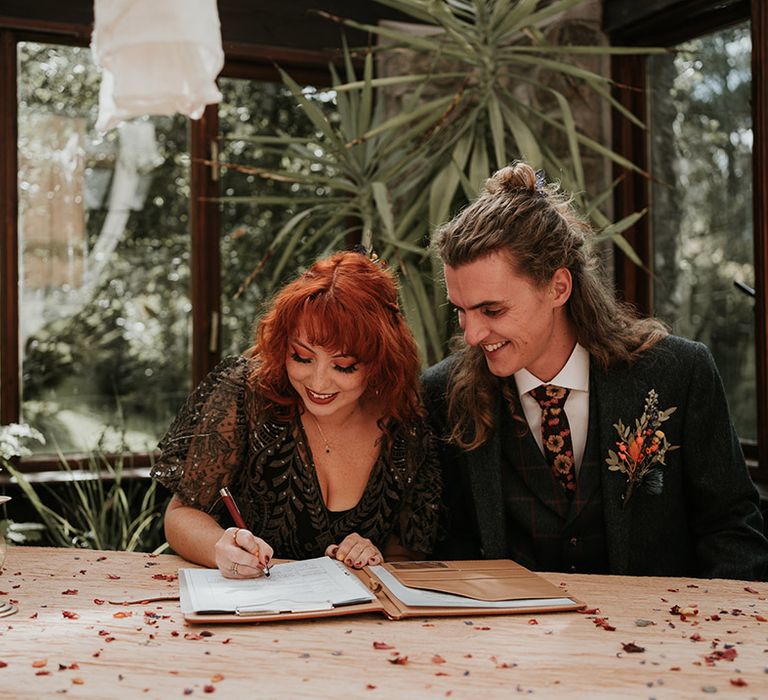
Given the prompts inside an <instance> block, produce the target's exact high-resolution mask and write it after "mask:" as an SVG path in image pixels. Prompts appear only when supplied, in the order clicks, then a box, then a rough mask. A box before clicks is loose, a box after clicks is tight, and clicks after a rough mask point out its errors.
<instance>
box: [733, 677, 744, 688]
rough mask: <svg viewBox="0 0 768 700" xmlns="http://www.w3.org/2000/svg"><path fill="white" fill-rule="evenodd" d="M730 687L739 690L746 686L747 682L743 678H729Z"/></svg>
mask: <svg viewBox="0 0 768 700" xmlns="http://www.w3.org/2000/svg"><path fill="white" fill-rule="evenodd" d="M731 685H735V686H738V687H739V688H741V687H743V686H745V685H747V682H746V681H745V680H744V679H743V678H731Z"/></svg>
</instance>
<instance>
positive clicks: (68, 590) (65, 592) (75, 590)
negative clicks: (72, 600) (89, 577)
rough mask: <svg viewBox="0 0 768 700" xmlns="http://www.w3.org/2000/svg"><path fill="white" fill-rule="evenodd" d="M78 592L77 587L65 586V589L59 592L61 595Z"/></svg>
mask: <svg viewBox="0 0 768 700" xmlns="http://www.w3.org/2000/svg"><path fill="white" fill-rule="evenodd" d="M79 592H80V591H78V590H77V588H67V590H66V591H62V592H61V595H77V594H78V593H79Z"/></svg>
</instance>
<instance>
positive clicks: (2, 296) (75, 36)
mask: <svg viewBox="0 0 768 700" xmlns="http://www.w3.org/2000/svg"><path fill="white" fill-rule="evenodd" d="M91 31H92V27H91V26H85V25H81V24H70V23H66V22H64V23H61V22H49V21H42V20H36V19H32V20H30V19H24V18H15V17H5V16H0V66H2V68H0V140H1V142H0V157H2V168H0V222H2V223H1V224H0V225H2V228H3V234H4V235H3V237H2V242H1V243H0V270H2V277H1V278H0V388H2V391H0V424H2V425H5V424H7V423H13V422H18V421H19V417H20V415H21V360H22V357H21V353H20V347H19V262H18V256H19V245H18V150H17V149H18V124H17V120H18V98H17V95H18V92H17V87H18V81H17V45H18V43H19V42H23V41H35V42H41V43H51V44H61V45H74V46H84V47H87V46H88V45H89V43H90V40H91ZM223 45H224V50H225V65H224V69H223V70H222V72H221V75H222V77H229V78H238V79H246V80H257V81H272V82H280V76H279V73H278V70H277V68H276V64H279V65H280V66H281V67H283V68H285V69H287V70H289V71H290V73H291V75H292V76H293V77H294V78H296V79H298V80H301V81H305V82H307V83H314V84H316V85H320V86H322V85H325V84H327V82H328V80H329V76H328V63H329V61H330V60H333V56H332V55H331V54H330V53H329V52H327V51H320V50H318V51H314V50H296V49H291V48H285V47H275V46H262V45H256V44H244V43H237V42H227V41H224V42H223ZM218 137H219V119H218V105H216V104H213V105H208V106H207V107H206V109H205V112H204V114H203V116H202V118H201V119H199V120H191V119H190V120H189V138H188V146H189V154H190V160H191V165H190V200H189V217H190V226H189V235H190V283H189V284H190V287H189V295H190V302H191V304H192V335H191V341H190V342H191V347H190V352H191V382H192V385H193V386H196V385H197V384H198V383H199V382H200V381H201V380H202V379H203V378H204V377H205V376H206V374H208V372H209V371H210V370H211V369H213V368H214V367H215V365H216V364H217V363H218V361H219V359H220V342H219V336H220V333H219V328H220V325H221V324H220V323H219V322H218V319H219V318H220V316H219V315H220V313H221V266H220V247H219V242H220V237H221V230H220V216H219V205H218V203H217V201H216V198H217V197H218V196H219V184H218V182H217V179H216V178H215V174H214V173H215V170H214V169H213V168H211V167H210V163H211V161H215V160H216V154H217V145H218ZM130 457H131V462H132V467H133V468H134V469H138V470H146V467H148V466H149V465H150V464H151V462H152V454H151V453H139V452H133V453H130ZM66 459H67V462H68V464H69V465H70V467H72V468H73V469H78V468H82V467H84V466H87V464H88V455H87V454H78V453H67V455H66ZM19 468H20V469H21V470H22V471H25V472H28V473H39V472H52V471H57V470H58V469H59V468H60V462H59V459H58V458H57V457H56V455H53V454H40V455H34V456H31V457H27V458H24V459H23V460H21V461H19ZM41 476H42V474H41Z"/></svg>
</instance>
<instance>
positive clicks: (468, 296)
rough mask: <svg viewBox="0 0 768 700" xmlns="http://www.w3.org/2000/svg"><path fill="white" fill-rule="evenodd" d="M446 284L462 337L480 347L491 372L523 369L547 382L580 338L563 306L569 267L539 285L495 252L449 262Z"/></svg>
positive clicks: (509, 372)
mask: <svg viewBox="0 0 768 700" xmlns="http://www.w3.org/2000/svg"><path fill="white" fill-rule="evenodd" d="M445 282H446V287H447V289H448V299H449V301H450V302H451V304H453V305H454V306H455V307H456V309H457V312H458V317H459V325H460V326H461V329H462V330H463V331H464V339H465V340H466V342H467V344H468V345H472V346H478V347H480V348H481V349H482V351H483V353H484V354H485V359H486V362H487V363H488V369H489V370H490V372H491V374H494V375H496V376H497V377H509V376H511V375H512V374H514V373H515V372H517V371H518V370H519V369H523V368H525V369H527V370H528V371H529V372H531V373H532V374H534V375H536V376H537V377H538V378H539V379H541V380H542V381H549V380H550V379H552V377H554V376H555V375H556V374H557V373H558V372H559V371H560V370H561V369H562V367H563V366H564V365H565V363H566V362H567V360H568V357H569V356H570V354H571V351H572V350H573V346H574V344H575V342H576V337H575V333H574V332H573V328H572V327H571V323H570V321H569V319H568V316H567V313H566V310H565V303H566V301H567V300H568V298H569V296H570V292H571V276H570V273H569V272H568V270H566V269H565V268H560V269H558V270H557V271H556V272H555V274H554V275H553V276H552V279H551V280H550V281H549V282H548V283H547V284H545V285H543V286H541V287H538V286H536V285H535V284H534V283H533V281H532V280H531V279H530V278H528V277H527V276H525V275H522V274H520V273H519V272H518V271H517V270H516V269H515V267H514V265H512V264H511V262H510V260H509V258H508V257H506V256H505V255H503V254H501V253H491V254H489V255H487V256H485V257H482V258H479V259H477V260H475V261H473V262H470V263H467V264H465V265H460V266H458V267H450V266H447V265H446V267H445Z"/></svg>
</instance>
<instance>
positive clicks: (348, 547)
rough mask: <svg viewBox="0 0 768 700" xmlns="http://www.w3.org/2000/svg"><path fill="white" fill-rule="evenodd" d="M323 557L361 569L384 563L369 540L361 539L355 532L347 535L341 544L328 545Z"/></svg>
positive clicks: (379, 553)
mask: <svg viewBox="0 0 768 700" xmlns="http://www.w3.org/2000/svg"><path fill="white" fill-rule="evenodd" d="M325 555H326V556H328V557H332V558H333V559H338V560H339V561H343V562H344V563H345V564H346V565H347V566H351V567H354V568H355V569H362V568H363V567H364V566H375V565H376V564H381V562H383V561H384V557H382V556H381V552H380V551H379V550H378V549H377V548H376V546H375V545H374V544H373V542H371V541H370V540H368V539H366V538H365V537H361V536H360V535H358V534H357V533H356V532H353V533H352V534H351V535H347V536H346V537H345V538H344V539H343V540H342V541H341V544H332V545H329V546H328V548H327V549H326V550H325Z"/></svg>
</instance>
